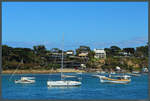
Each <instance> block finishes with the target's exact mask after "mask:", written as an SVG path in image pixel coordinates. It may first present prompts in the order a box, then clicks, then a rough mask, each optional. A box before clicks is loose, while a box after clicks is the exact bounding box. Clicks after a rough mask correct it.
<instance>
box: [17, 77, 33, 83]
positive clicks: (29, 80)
mask: <svg viewBox="0 0 150 101" xmlns="http://www.w3.org/2000/svg"><path fill="white" fill-rule="evenodd" d="M34 79H35V78H34V77H21V79H20V80H15V83H35V80H34Z"/></svg>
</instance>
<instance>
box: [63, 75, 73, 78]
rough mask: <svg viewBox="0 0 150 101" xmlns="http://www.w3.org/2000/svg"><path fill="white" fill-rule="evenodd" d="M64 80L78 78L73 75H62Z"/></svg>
mask: <svg viewBox="0 0 150 101" xmlns="http://www.w3.org/2000/svg"><path fill="white" fill-rule="evenodd" d="M62 77H63V78H75V77H76V76H72V75H64V74H63V75H62Z"/></svg>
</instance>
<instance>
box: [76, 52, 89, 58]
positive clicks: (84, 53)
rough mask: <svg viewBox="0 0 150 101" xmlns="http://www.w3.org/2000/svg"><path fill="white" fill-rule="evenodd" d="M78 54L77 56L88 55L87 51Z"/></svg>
mask: <svg viewBox="0 0 150 101" xmlns="http://www.w3.org/2000/svg"><path fill="white" fill-rule="evenodd" d="M78 56H79V57H87V56H88V52H81V53H80V54H79V55H78Z"/></svg>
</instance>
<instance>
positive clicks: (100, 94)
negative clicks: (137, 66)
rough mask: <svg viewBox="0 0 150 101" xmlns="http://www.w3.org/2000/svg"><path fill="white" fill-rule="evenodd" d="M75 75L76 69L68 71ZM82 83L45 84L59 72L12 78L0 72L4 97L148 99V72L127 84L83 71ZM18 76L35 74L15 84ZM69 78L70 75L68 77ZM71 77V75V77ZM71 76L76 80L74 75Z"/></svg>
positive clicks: (58, 75) (133, 78)
mask: <svg viewBox="0 0 150 101" xmlns="http://www.w3.org/2000/svg"><path fill="white" fill-rule="evenodd" d="M68 74H70V75H74V74H75V73H68ZM76 75H78V77H81V76H82V85H81V86H80V87H72V88H48V87H47V84H46V82H47V80H59V79H60V74H59V73H58V74H18V75H14V76H13V77H12V78H11V80H10V81H9V79H10V76H11V75H8V74H3V75H2V98H3V99H148V75H147V74H143V75H141V76H140V77H134V76H133V77H132V81H131V82H130V83H129V84H106V83H100V80H99V78H96V77H93V76H92V75H94V73H84V74H82V75H79V74H76ZM21 76H34V77H36V83H34V84H15V83H14V80H16V79H20V77H21ZM70 79H71V78H70ZM72 79H73V78H72ZM73 80H78V79H77V78H74V79H73Z"/></svg>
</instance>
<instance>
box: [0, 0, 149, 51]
mask: <svg viewBox="0 0 150 101" xmlns="http://www.w3.org/2000/svg"><path fill="white" fill-rule="evenodd" d="M63 33H64V40H65V41H64V48H65V49H76V48H78V47H79V45H87V46H90V47H91V49H93V48H106V47H110V46H112V45H117V46H119V47H121V48H123V47H137V46H140V45H145V44H146V42H147V40H148V3H147V2H8V3H4V2H3V3H2V44H7V45H10V46H12V47H28V48H32V46H33V45H39V44H44V45H45V46H46V48H47V49H51V48H54V47H57V48H61V45H62V34H63Z"/></svg>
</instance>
